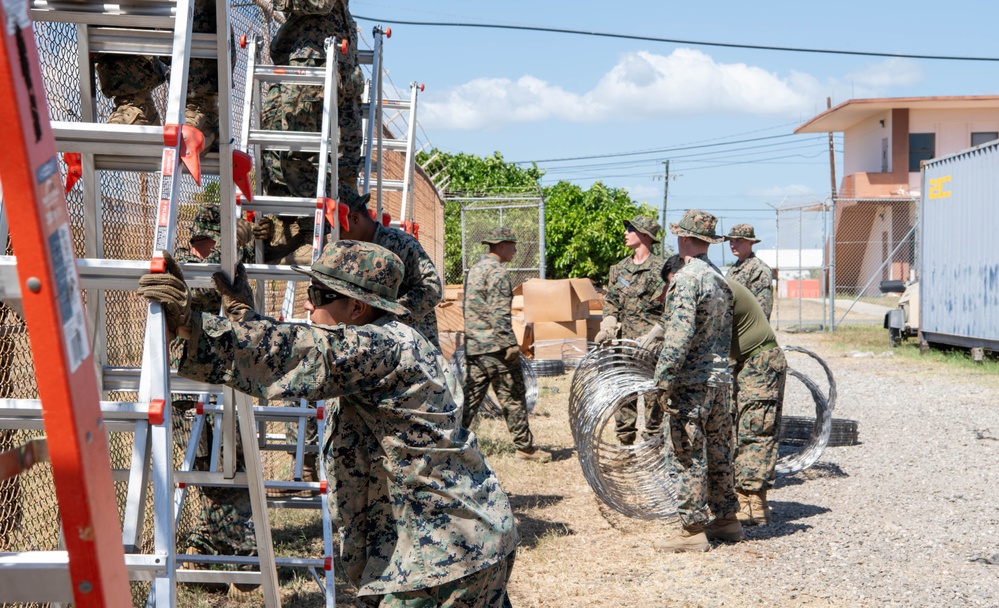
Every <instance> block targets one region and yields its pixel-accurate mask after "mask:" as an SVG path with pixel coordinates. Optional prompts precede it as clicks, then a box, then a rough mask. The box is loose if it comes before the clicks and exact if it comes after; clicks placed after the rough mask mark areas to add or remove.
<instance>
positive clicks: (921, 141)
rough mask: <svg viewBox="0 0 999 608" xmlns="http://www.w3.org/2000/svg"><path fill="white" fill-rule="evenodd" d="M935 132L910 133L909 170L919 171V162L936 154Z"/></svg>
mask: <svg viewBox="0 0 999 608" xmlns="http://www.w3.org/2000/svg"><path fill="white" fill-rule="evenodd" d="M936 147H937V136H936V134H935V133H909V171H911V172H918V171H919V164H920V163H921V162H922V161H924V160H930V159H931V158H933V157H934V156H936Z"/></svg>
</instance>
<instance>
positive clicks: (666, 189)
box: [659, 160, 669, 258]
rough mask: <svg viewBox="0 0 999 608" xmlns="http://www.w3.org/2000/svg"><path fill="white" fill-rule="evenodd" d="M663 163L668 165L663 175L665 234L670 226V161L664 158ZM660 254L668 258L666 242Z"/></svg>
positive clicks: (663, 227) (663, 222)
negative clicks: (667, 211) (667, 217)
mask: <svg viewBox="0 0 999 608" xmlns="http://www.w3.org/2000/svg"><path fill="white" fill-rule="evenodd" d="M663 164H664V165H666V172H665V174H664V175H663V221H662V229H663V233H664V234H665V232H666V228H667V227H668V226H669V224H667V223H666V204H667V202H668V201H669V161H668V160H664V161H663ZM659 254H660V255H661V256H662V257H663V258H666V244H665V243H663V244H662V245H661V246H660V247H659Z"/></svg>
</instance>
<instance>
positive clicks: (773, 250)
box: [756, 200, 830, 331]
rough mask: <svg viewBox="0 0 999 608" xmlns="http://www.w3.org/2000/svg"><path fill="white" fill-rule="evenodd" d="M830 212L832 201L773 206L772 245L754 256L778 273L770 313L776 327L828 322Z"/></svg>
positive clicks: (813, 327)
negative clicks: (827, 245)
mask: <svg viewBox="0 0 999 608" xmlns="http://www.w3.org/2000/svg"><path fill="white" fill-rule="evenodd" d="M829 211H830V206H829V204H828V201H814V200H813V201H809V202H797V203H792V204H785V205H780V206H776V207H774V215H775V217H774V228H775V230H774V234H775V236H774V243H773V244H772V245H771V247H770V248H767V249H760V250H757V253H756V255H757V256H758V257H759V258H761V259H762V260H763V261H764V262H766V263H767V265H769V266H770V267H771V268H772V269H773V270H774V274H775V275H776V276H775V279H776V282H775V285H774V309H773V312H772V313H771V315H770V323H771V324H772V325H773V326H774V327H775V328H780V329H783V330H785V331H816V330H820V329H824V328H827V327H828V326H829V312H828V311H829V301H828V294H829V291H828V285H829V283H828V277H829V259H828V257H829V256H828V253H827V249H828V247H826V243H827V242H828V234H829V217H830V213H829Z"/></svg>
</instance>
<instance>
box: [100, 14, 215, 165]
mask: <svg viewBox="0 0 999 608" xmlns="http://www.w3.org/2000/svg"><path fill="white" fill-rule="evenodd" d="M193 13H194V23H193V27H192V31H193V32H194V33H202V34H203V33H214V32H215V28H216V22H215V17H216V10H215V2H214V0H195V2H194V11H193ZM95 69H96V72H97V79H98V80H99V81H100V87H101V93H103V94H104V95H105V96H106V97H110V98H111V99H112V101H113V102H114V106H115V110H114V111H113V112H112V113H111V116H110V117H109V118H108V121H107V122H108V123H109V124H124V125H158V124H160V115H159V113H158V112H157V111H156V105H155V104H154V103H153V97H152V92H153V89H155V88H156V87H158V86H160V85H161V84H163V83H164V82H166V77H167V69H168V68H167V66H166V65H165V64H164V62H163V60H161V58H159V57H153V56H149V55H140V56H134V55H117V54H113V53H98V54H97V58H96V60H95ZM218 95H219V79H218V61H216V60H215V59H199V58H192V59H191V60H190V63H189V64H188V68H187V105H186V107H185V110H184V122H185V123H186V124H189V125H191V126H193V127H194V128H196V129H198V130H199V131H201V133H202V134H203V135H204V136H205V147H204V150H203V151H202V153H205V152H207V151H208V150H209V149H210V148H211V147H212V144H213V143H215V139H216V138H217V137H218V129H219V113H218Z"/></svg>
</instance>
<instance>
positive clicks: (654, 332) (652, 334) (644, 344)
mask: <svg viewBox="0 0 999 608" xmlns="http://www.w3.org/2000/svg"><path fill="white" fill-rule="evenodd" d="M664 335H666V332H665V331H664V330H663V328H662V326H661V325H659V324H658V323H656V324H655V325H653V326H652V329H650V330H649V331H647V332H646V333H644V334H642V335H641V336H639V337H638V346H639V347H640V348H642V349H643V350H655V343H656V342H661V341H662V339H663V336H664Z"/></svg>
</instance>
